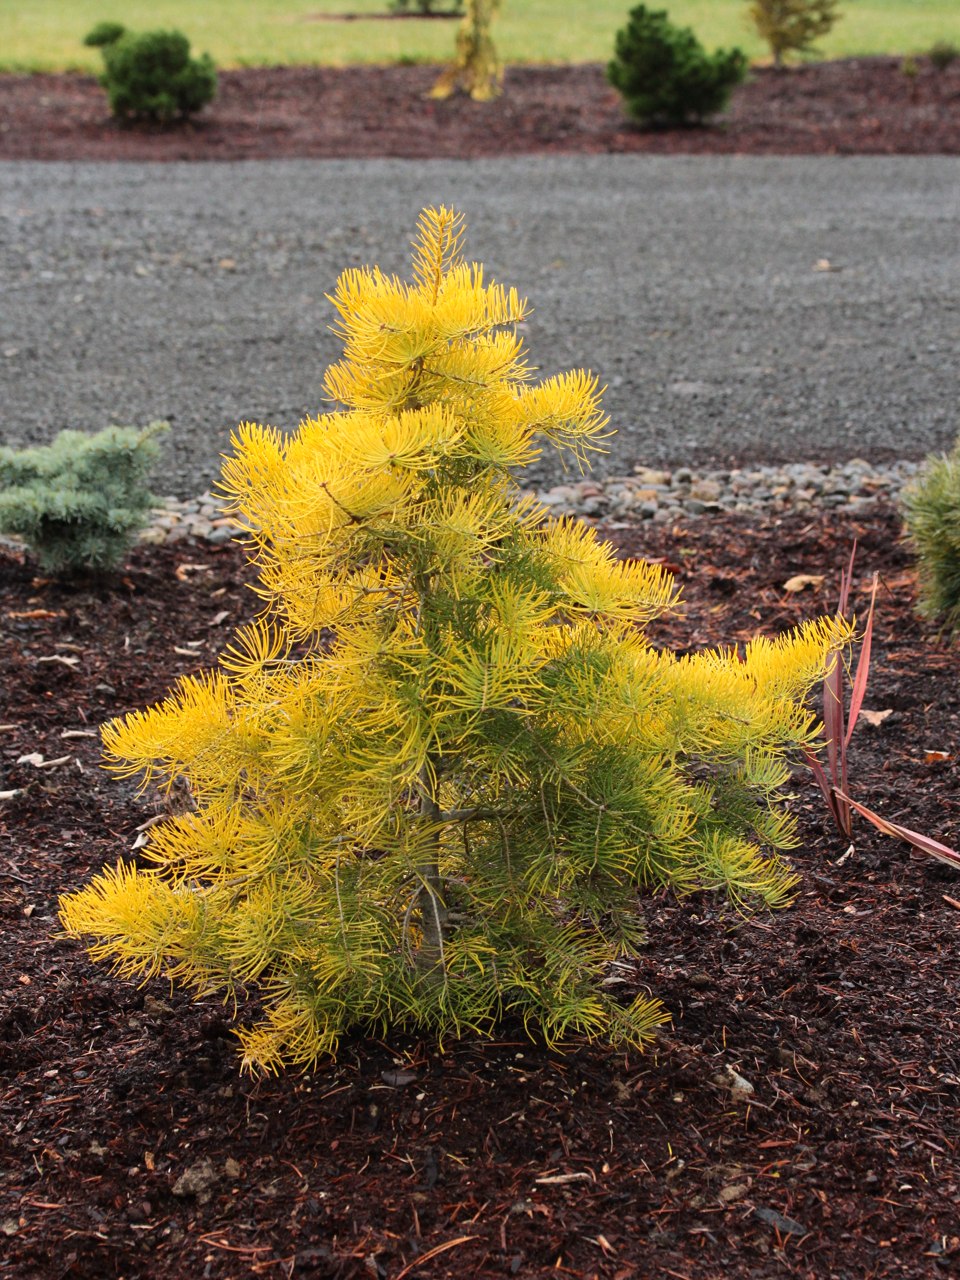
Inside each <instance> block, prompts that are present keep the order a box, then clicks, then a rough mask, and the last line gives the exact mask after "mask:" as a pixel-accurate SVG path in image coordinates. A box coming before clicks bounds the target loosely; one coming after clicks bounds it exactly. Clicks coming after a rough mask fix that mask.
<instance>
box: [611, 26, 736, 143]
mask: <svg viewBox="0 0 960 1280" xmlns="http://www.w3.org/2000/svg"><path fill="white" fill-rule="evenodd" d="M747 65H748V64H747V58H746V55H745V54H744V53H742V52H741V51H740V50H739V49H731V50H729V51H727V50H725V49H718V50H717V51H716V53H713V54H708V53H707V51H706V50H705V49H704V47H703V45H702V44H701V43H700V41H699V40H698V39H697V37H696V36H695V35H694V33H693V31H692V30H691V29H690V28H689V27H676V26H674V25H673V23H672V22H670V20H669V18H668V17H667V14H666V13H665V12H663V11H660V12H654V11H653V10H651V9H648V8H647V7H646V5H642V4H641V5H637V7H636V8H635V9H631V10H630V13H629V15H628V19H627V25H626V26H625V27H623V28H621V30H619V31H618V32H617V36H616V42H615V46H614V57H613V59H612V61H611V62H609V63H608V65H607V79H608V80H609V81H610V83H611V84H612V85H613V87H614V88H615V89H616V90H617V91H618V92H619V93H620V94H621V96H622V97H623V100H624V103H625V105H626V108H627V111H628V112H629V114H630V115H631V116H632V117H633V118H634V119H635V120H638V121H640V123H641V124H647V125H667V126H674V125H683V124H689V123H691V122H695V123H697V124H700V123H702V122H703V120H705V119H706V117H707V116H710V115H714V114H715V113H716V112H718V111H722V110H723V108H724V107H725V106H726V105H727V102H728V100H729V98H730V94H731V92H732V91H733V89H734V88H735V87H736V86H737V85H738V84H740V83H741V82H742V81H743V79H744V78H745V76H746V74H747Z"/></svg>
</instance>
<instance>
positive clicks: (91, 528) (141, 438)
mask: <svg viewBox="0 0 960 1280" xmlns="http://www.w3.org/2000/svg"><path fill="white" fill-rule="evenodd" d="M167 430H168V426H167V423H165V422H154V423H151V425H150V426H149V427H145V428H144V429H143V430H142V431H138V430H136V429H135V428H134V427H107V428H106V430H104V431H98V432H97V433H96V434H95V435H85V434H84V433H83V432H82V431H61V432H60V434H59V435H58V436H57V437H56V438H55V439H54V441H53V443H52V444H49V445H43V446H41V447H39V448H35V449H21V450H16V449H10V448H6V447H2V446H0V531H2V532H4V533H10V534H14V535H15V536H17V537H20V538H23V540H24V541H25V542H26V543H27V545H28V546H29V547H30V549H31V550H32V551H33V552H34V553H35V554H36V556H37V558H38V559H39V561H40V564H41V566H42V567H43V569H45V570H46V571H47V572H48V573H54V574H68V573H75V572H90V571H92V572H104V571H108V570H111V569H115V568H116V567H117V566H118V565H119V564H120V562H121V561H122V560H123V557H124V556H125V555H126V553H127V552H128V551H129V549H130V546H131V545H132V543H133V541H134V539H135V538H136V535H137V534H138V533H139V532H140V530H141V529H142V528H143V527H144V525H145V524H146V522H147V517H148V516H149V514H150V508H151V507H152V506H153V503H154V496H153V494H152V493H151V492H150V490H149V488H148V487H147V478H148V476H149V473H150V470H151V468H152V467H153V465H154V463H155V462H156V461H157V458H158V457H159V454H160V447H159V444H158V442H157V437H158V436H159V435H161V434H162V433H163V432H165V431H167Z"/></svg>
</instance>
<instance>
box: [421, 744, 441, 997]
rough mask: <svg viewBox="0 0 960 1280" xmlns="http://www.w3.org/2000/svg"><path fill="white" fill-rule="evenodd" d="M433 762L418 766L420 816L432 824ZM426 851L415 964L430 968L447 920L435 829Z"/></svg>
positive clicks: (437, 959)
mask: <svg viewBox="0 0 960 1280" xmlns="http://www.w3.org/2000/svg"><path fill="white" fill-rule="evenodd" d="M434 764H435V762H434V761H433V760H430V761H428V762H427V764H425V765H424V767H423V768H422V769H421V770H420V816H421V817H422V818H423V820H424V821H425V822H428V823H431V824H436V823H438V822H439V820H440V806H439V804H438V803H437V795H436V787H437V782H436V777H437V775H436V772H435V769H434V768H433V766H434ZM427 850H428V854H427V856H426V857H425V858H424V860H423V862H421V863H420V865H419V866H418V867H417V871H418V873H419V875H420V880H421V890H420V924H421V928H422V929H423V941H422V943H421V944H420V951H419V953H418V955H417V963H418V965H419V967H420V968H421V969H423V970H425V971H427V972H431V971H433V970H435V969H437V968H438V967H440V966H442V964H443V930H444V927H445V925H446V923H447V908H446V904H445V903H444V900H443V879H442V877H441V875H440V832H439V830H435V831H434V832H433V834H432V835H431V837H430V840H429V842H428V843H427Z"/></svg>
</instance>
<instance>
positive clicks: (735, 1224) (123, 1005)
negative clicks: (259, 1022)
mask: <svg viewBox="0 0 960 1280" xmlns="http://www.w3.org/2000/svg"><path fill="white" fill-rule="evenodd" d="M899 532H900V527H899V522H898V519H897V516H896V513H895V512H894V511H892V510H891V509H890V508H888V507H884V506H882V505H878V506H877V508H876V509H875V510H874V511H873V512H872V513H868V514H866V515H856V516H853V515H849V514H847V515H842V514H837V513H833V514H825V515H823V516H815V517H810V516H807V517H800V516H788V517H783V518H779V519H773V518H768V519H754V520H753V521H749V520H746V519H743V518H733V517H722V518H716V519H710V520H701V521H699V522H696V523H693V522H691V523H688V524H686V525H683V526H678V527H677V528H675V529H670V528H659V529H657V528H653V527H651V526H649V525H647V526H641V525H637V526H630V527H628V528H626V529H623V528H619V529H616V530H614V531H612V533H611V535H610V536H611V537H613V538H615V539H616V541H617V544H618V546H619V547H620V549H621V551H622V552H623V554H625V555H640V556H645V557H648V558H661V559H663V560H665V561H666V562H667V563H669V564H671V565H672V566H673V567H674V568H675V570H676V571H677V573H678V576H679V578H680V579H681V581H682V583H683V588H684V595H685V598H686V602H687V603H686V610H685V613H684V614H682V615H681V616H680V617H678V618H676V619H675V620H673V621H672V622H670V624H669V625H668V626H665V627H664V628H662V629H661V630H660V631H659V632H658V634H657V636H656V637H655V638H656V640H657V642H658V643H669V644H671V645H673V646H674V647H677V648H683V647H689V646H700V645H707V644H715V643H720V642H723V643H733V642H737V641H740V640H743V639H745V638H746V637H748V636H749V635H751V634H753V633H754V632H756V631H757V630H759V629H762V630H764V631H767V632H770V631H776V630H778V629H780V628H782V627H784V626H786V625H789V624H792V623H794V622H796V621H798V620H800V619H801V618H803V617H808V616H811V615H814V614H817V613H821V612H824V611H827V610H829V609H831V607H832V606H833V603H834V600H835V594H836V573H837V570H838V569H839V567H840V566H841V565H842V564H843V563H844V562H845V560H846V558H847V556H848V554H849V550H850V545H851V542H852V541H853V539H854V538H855V537H856V538H857V539H858V541H859V547H860V549H859V553H858V561H857V575H856V576H857V587H856V593H855V594H856V603H857V606H858V608H860V609H862V608H863V607H864V603H865V600H866V589H867V584H868V581H869V578H870V575H871V574H872V573H873V572H874V570H877V571H879V573H880V574H881V583H882V585H881V591H880V597H879V611H878V617H877V626H876V636H875V651H874V660H873V675H872V681H871V685H870V687H869V690H868V694H867V700H866V706H867V708H868V709H869V710H871V711H874V712H889V714H888V715H884V716H880V717H879V718H876V723H875V724H870V723H866V722H864V723H861V725H860V726H858V729H857V732H856V735H855V738H854V742H853V746H852V765H853V778H852V783H851V785H852V786H853V788H854V789H855V794H856V796H857V797H859V798H860V799H862V800H863V801H864V802H865V803H868V804H870V805H871V806H873V807H874V808H877V809H879V810H880V811H881V812H882V813H884V814H885V815H886V816H888V817H890V818H892V819H894V820H896V821H898V822H901V823H903V824H905V825H907V826H910V827H913V828H916V829H919V830H921V831H925V832H927V833H929V834H931V835H935V836H937V837H939V838H940V839H942V840H944V841H946V842H947V843H949V844H953V845H955V846H956V845H958V844H960V798H958V789H957V784H956V779H957V764H956V758H957V754H958V751H960V746H958V744H960V681H958V678H957V674H958V665H960V652H958V649H957V648H956V647H951V646H950V645H948V644H947V643H946V642H945V641H944V640H942V639H940V638H938V636H937V635H936V634H935V632H934V631H933V630H932V629H931V628H930V627H929V626H928V625H925V624H923V623H921V622H919V621H918V620H917V618H916V615H915V613H914V608H913V606H914V597H915V583H914V573H913V569H912V566H911V561H910V557H909V555H908V553H907V550H906V549H905V547H904V546H903V545H902V543H901V542H900V540H899ZM799 574H807V575H812V576H814V577H816V576H818V575H821V574H822V575H825V580H824V582H823V584H822V585H821V586H817V585H816V584H815V583H814V584H812V585H809V586H808V587H807V588H805V589H804V590H803V591H793V592H790V591H787V590H785V589H784V585H783V584H784V583H785V582H786V581H787V580H788V579H790V578H792V577H794V576H796V575H799ZM246 577H247V571H246V569H245V566H244V562H243V559H242V555H241V553H240V550H239V549H238V548H237V547H235V546H227V547H223V548H213V547H210V546H208V545H206V544H181V545H180V546H174V547H169V546H168V547H161V548H149V549H148V548H143V549H140V550H138V551H137V552H136V553H135V554H133V555H132V556H131V558H130V561H129V564H128V565H127V567H126V568H125V570H124V572H123V574H122V575H121V577H120V579H119V580H118V581H117V582H115V583H114V584H113V585H112V586H109V587H108V586H99V587H97V586H93V587H91V586H86V587H84V586H82V585H76V586H74V587H72V588H70V587H62V586H57V585H56V584H54V583H51V582H45V581H43V580H40V579H38V578H37V576H36V569H35V567H34V566H33V565H32V564H31V563H30V562H29V561H25V560H24V559H23V558H22V557H21V556H18V555H15V554H12V553H10V552H6V553H3V552H0V628H2V633H3V636H4V644H3V646H2V648H0V706H2V708H3V710H2V714H0V721H2V727H0V791H4V790H7V791H16V792H17V794H16V795H15V796H14V797H13V798H12V799H9V800H5V801H0V913H2V928H3V935H4V943H5V945H4V947H3V949H2V952H0V1246H2V1247H0V1276H11V1277H14V1276H15V1277H18V1280H27V1278H33V1277H36V1278H37V1280H40V1278H42V1280H55V1278H59V1277H89V1278H91V1280H92V1278H93V1277H98V1278H99V1277H121V1276H122V1277H125V1278H126V1280H134V1278H135V1277H151V1278H154V1277H155V1278H157V1280H182V1278H183V1277H197V1278H200V1277H202V1278H207V1277H211V1278H212V1277H229V1278H231V1280H234V1278H239V1277H250V1276H265V1277H284V1278H289V1277H297V1276H305V1277H306V1276H309V1277H320V1278H323V1277H330V1278H331V1280H332V1278H333V1277H358V1278H360V1277H362V1278H365V1280H369V1278H370V1277H373V1278H374V1280H414V1278H419V1280H431V1278H433V1280H439V1278H440V1277H460V1278H463V1277H471V1278H472V1277H503V1276H507V1277H509V1276H520V1277H541V1276H542V1277H546V1276H548V1275H549V1276H551V1277H557V1276H571V1277H578V1278H580V1277H598V1278H600V1277H602V1278H603V1280H633V1278H636V1280H647V1278H649V1277H672V1278H674V1280H714V1278H715V1277H720V1276H725V1277H771V1278H772V1277H784V1276H796V1277H804V1278H810V1280H813V1278H814V1277H815V1278H817V1280H821V1278H824V1277H838V1278H839V1277H844V1278H846V1277H850V1278H853V1277H856V1278H857V1280H859V1278H861V1277H868V1276H869V1277H877V1278H879V1277H929V1276H934V1275H938V1274H944V1275H948V1274H952V1273H953V1271H954V1270H955V1268H956V1266H957V1264H958V1260H960V1215H958V1211H957V1199H958V1181H960V1152H958V1140H960V1138H958V1135H960V1127H958V1121H960V1015H958V1012H957V991H958V989H960V948H958V939H960V878H958V877H957V875H956V874H954V873H953V872H952V871H950V870H949V869H948V868H946V867H944V866H943V865H942V864H939V863H933V862H930V861H924V860H920V859H918V858H915V857H913V856H911V854H910V852H909V850H908V849H907V848H906V847H905V846H903V845H901V844H899V843H897V842H895V841H893V840H890V839H887V838H885V837H883V836H881V835H880V834H879V833H877V832H875V831H874V830H873V829H872V828H868V827H866V826H865V825H863V824H861V826H860V827H859V829H858V832H857V835H856V840H855V848H854V849H853V850H851V851H850V852H848V853H846V856H844V854H845V848H844V844H843V842H842V841H840V840H839V837H838V836H837V835H836V833H835V832H834V831H833V830H832V829H831V828H830V826H829V823H828V821H827V819H826V816H825V813H824V810H823V807H822V804H821V802H820V801H819V798H818V795H817V793H816V791H815V788H814V785H813V782H812V779H811V777H810V775H809V774H808V773H807V772H806V771H805V770H804V769H801V768H798V769H797V772H796V775H795V778H794V780H793V786H792V794H793V799H792V805H793V807H794V809H795V811H796V812H797V813H798V815H799V817H800V822H801V832H802V836H803V841H802V845H801V847H800V849H799V850H798V851H797V853H796V855H795V862H796V865H797V867H798V869H799V871H800V873H801V875H802V885H801V888H800V892H799V895H798V897H797V900H796V902H795V904H794V905H793V906H792V907H790V908H789V909H787V910H785V911H783V912H781V913H779V914H777V915H774V916H770V915H763V916H760V917H758V918H755V919H753V920H751V921H747V922H744V921H742V920H740V919H738V918H737V917H735V916H732V915H731V914H730V913H729V912H728V911H725V910H724V909H723V907H722V904H721V903H720V902H719V901H717V900H716V899H715V898H713V897H710V896H706V895H702V896H697V897H694V898H692V899H689V900H686V901H684V902H677V901H674V900H673V899H672V898H670V897H669V896H663V897H658V898H655V899H653V900H648V901H647V902H645V904H644V911H645V913H646V915H647V918H648V922H649V930H650V943H651V945H650V947H649V950H648V951H647V952H646V953H645V955H644V958H643V961H642V963H641V964H640V965H638V966H637V968H636V970H635V972H632V973H628V975H627V977H626V980H625V982H624V984H623V991H624V995H625V996H629V995H630V994H631V992H632V991H634V990H635V989H636V987H637V986H644V987H646V986H649V987H650V988H652V989H653V990H654V991H656V992H657V993H658V994H659V995H660V996H661V997H662V998H663V999H664V1000H665V1002H666V1004H667V1005H668V1006H669V1008H670V1009H671V1011H672V1014H673V1023H672V1025H671V1026H670V1028H669V1029H668V1030H667V1031H666V1033H665V1034H663V1035H662V1036H661V1038H660V1039H659V1041H658V1043H657V1044H656V1046H655V1048H653V1049H652V1050H651V1051H649V1052H648V1053H647V1054H646V1055H643V1056H638V1055H634V1054H629V1055H626V1056H625V1055H623V1054H619V1053H613V1052H610V1051H606V1050H604V1049H602V1048H598V1047H584V1046H582V1045H576V1044H575V1045H571V1046H570V1047H569V1050H568V1052H566V1053H563V1054H559V1053H551V1052H547V1051H545V1050H544V1049H543V1047H542V1046H539V1045H537V1044H533V1043H530V1042H529V1041H528V1040H526V1039H525V1038H524V1037H523V1036H522V1035H521V1034H519V1033H518V1030H517V1028H513V1027H505V1028H503V1029H502V1033H501V1035H500V1037H499V1038H498V1039H497V1040H496V1042H494V1043H492V1044H488V1043H479V1042H466V1043H459V1044H448V1045H446V1046H444V1048H443V1049H438V1048H437V1047H436V1046H434V1045H431V1044H428V1043H415V1042H412V1041H410V1040H402V1039H398V1040H395V1041H391V1042H390V1043H389V1044H385V1043H379V1042H374V1041H370V1040H362V1039H359V1038H357V1039H355V1040H352V1041H350V1042H349V1043H348V1044H347V1045H346V1047H345V1050H344V1052H343V1054H342V1057H341V1059H340V1061H339V1062H338V1063H337V1064H335V1065H333V1064H329V1065H324V1066H321V1067H320V1068H319V1069H318V1070H317V1071H316V1072H314V1073H313V1074H311V1075H308V1076H296V1075H291V1076H289V1077H285V1078H280V1079H269V1080H265V1081H260V1082H253V1081H251V1080H249V1079H247V1078H241V1077H240V1076H239V1075H238V1073H237V1058H236V1056H235V1046H234V1041H233V1038H232V1036H231V1031H230V1021H231V1010H227V1009H224V1008H222V1007H221V1006H220V1005H219V1004H218V1003H216V1002H215V1001H212V1000H208V1001H200V1002H199V1003H192V1002H191V1001H190V1000H189V999H187V998H186V997H185V996H184V995H183V994H181V993H179V992H176V991H174V992H171V991H170V990H169V989H168V988H167V987H166V986H164V985H163V984H162V983H150V984H148V985H147V986H145V987H142V988H139V989H138V988H137V987H135V986H133V985H131V984H129V983H124V982H120V981H118V980H115V979H113V978H112V977H111V976H110V975H109V973H107V972H105V971H104V970H102V969H100V968H97V967H95V966H93V965H92V964H91V963H90V962H89V961H88V960H87V958H86V956H85V954H84V953H83V952H82V951H81V950H80V949H79V948H78V947H77V946H76V945H74V944H72V943H67V942H64V941H62V940H60V939H59V938H58V936H57V922H56V918H55V912H56V900H57V895H58V894H59V893H61V892H63V891H64V890H66V889H69V888H71V887H74V886H76V885H77V884H78V883H79V882H80V881H82V880H83V879H84V877H86V876H87V875H88V874H89V873H90V872H92V871H93V870H96V869H98V868H99V867H100V866H101V865H102V864H103V863H105V862H112V861H115V860H116V859H117V858H118V857H120V856H123V855H124V854H126V853H127V852H128V851H129V849H130V847H131V845H132V844H133V841H134V838H135V833H136V828H137V827H138V826H140V824H142V823H143V822H144V821H145V820H146V819H147V818H148V817H149V816H150V815H151V813H152V812H153V808H152V806H151V804H150V802H149V801H143V800H140V801H138V800H136V799H135V797H134V795H133V790H132V788H131V787H130V786H129V785H126V784H121V783H118V782H116V781H113V780H111V779H110V778H108V777H107V775H106V774H104V773H103V772H102V771H101V770H99V768H98V763H97V761H98V751H99V748H98V742H97V738H96V728H97V726H98V725H99V724H100V723H101V722H102V721H103V720H104V719H106V718H108V717H110V716H112V715H114V714H117V713H119V712H122V711H126V710H130V709H132V708H135V707H141V706H144V705H146V704H148V703H150V702H152V701H155V700H156V699H158V698H159V697H161V696H162V695H163V694H164V693H165V692H166V691H167V689H168V688H169V686H170V684H171V683H172V682H173V681H174V680H175V678H176V677H177V675H179V674H181V673H184V672H188V671H192V670H195V669H197V668H198V667H199V666H203V665H209V664H210V663H211V662H212V661H213V660H214V658H215V655H216V653H217V651H218V650H219V649H220V648H222V646H223V645H224V644H225V643H226V641H227V639H228V638H229V634H230V631H231V629H232V628H233V627H234V626H235V625H237V624H238V623H239V622H240V621H242V620H243V619H244V618H246V617H247V616H249V615H250V613H251V612H252V611H253V610H254V607H255V601H254V598H253V597H252V595H251V593H250V592H249V590H248V589H247V588H246V587H245V586H244V582H245V579H246ZM38 757H39V759H38ZM54 762H59V763H54ZM48 766H49V767H48ZM244 1014H245V1011H244V1010H242V1009H241V1010H240V1014H239V1016H240V1017H243V1016H244ZM734 1073H735V1074H734ZM737 1077H740V1078H742V1080H743V1081H746V1082H747V1089H751V1090H752V1092H749V1091H747V1089H745V1088H744V1087H743V1086H742V1085H740V1086H738V1081H737Z"/></svg>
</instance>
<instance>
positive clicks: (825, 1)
mask: <svg viewBox="0 0 960 1280" xmlns="http://www.w3.org/2000/svg"><path fill="white" fill-rule="evenodd" d="M748 12H749V15H750V17H751V18H752V19H753V24H754V26H755V27H756V29H757V34H758V35H759V36H760V38H761V39H762V40H765V41H766V42H767V44H768V45H769V46H770V52H771V53H772V54H773V65H774V66H775V67H782V66H783V60H784V55H785V54H788V53H812V52H813V46H814V41H816V40H818V39H819V38H820V36H825V35H826V34H827V33H828V32H829V31H830V30H831V29H832V28H833V25H834V23H835V22H836V21H837V19H838V18H839V17H840V14H839V13H838V12H837V0H753V2H752V3H751V4H750V6H749V9H748Z"/></svg>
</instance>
